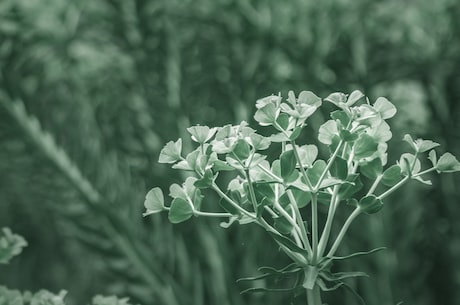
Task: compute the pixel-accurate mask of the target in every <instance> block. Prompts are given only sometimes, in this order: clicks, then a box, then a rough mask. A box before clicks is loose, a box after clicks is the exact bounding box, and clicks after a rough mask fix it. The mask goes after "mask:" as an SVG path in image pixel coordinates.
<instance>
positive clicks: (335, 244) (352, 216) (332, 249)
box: [326, 207, 361, 257]
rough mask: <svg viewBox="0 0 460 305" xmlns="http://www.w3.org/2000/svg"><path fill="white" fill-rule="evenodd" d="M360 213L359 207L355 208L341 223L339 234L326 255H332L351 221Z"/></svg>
mask: <svg viewBox="0 0 460 305" xmlns="http://www.w3.org/2000/svg"><path fill="white" fill-rule="evenodd" d="M359 214H361V209H360V208H359V207H358V208H356V209H355V210H354V211H353V213H351V214H350V216H348V218H347V220H346V221H345V223H344V224H343V227H342V229H341V230H340V232H339V235H338V236H337V239H336V240H335V242H334V244H333V245H332V247H331V250H330V251H329V253H328V254H327V255H326V256H327V257H332V256H333V255H334V254H335V251H337V248H338V247H339V245H340V243H341V242H342V239H343V237H344V236H345V233H347V230H348V228H349V227H350V225H351V223H352V222H353V220H355V218H356V217H357V216H358V215H359Z"/></svg>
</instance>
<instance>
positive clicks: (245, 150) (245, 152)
mask: <svg viewBox="0 0 460 305" xmlns="http://www.w3.org/2000/svg"><path fill="white" fill-rule="evenodd" d="M250 151H251V150H250V148H249V144H248V143H247V142H246V141H245V140H238V141H237V142H236V145H235V147H234V148H233V153H234V154H235V155H236V156H237V157H238V159H240V160H245V159H247V158H248V157H249V154H250Z"/></svg>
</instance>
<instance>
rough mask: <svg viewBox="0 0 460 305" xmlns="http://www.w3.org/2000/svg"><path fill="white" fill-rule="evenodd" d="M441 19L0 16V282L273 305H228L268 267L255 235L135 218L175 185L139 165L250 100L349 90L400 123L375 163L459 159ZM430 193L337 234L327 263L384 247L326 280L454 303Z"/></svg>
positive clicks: (303, 10) (9, 1)
mask: <svg viewBox="0 0 460 305" xmlns="http://www.w3.org/2000/svg"><path fill="white" fill-rule="evenodd" d="M459 20H460V5H459V4H458V1H454V0H441V1H436V2H433V1H428V0H418V1H409V2H407V1H404V2H401V1H396V0H391V1H385V2H375V1H370V0H360V1H351V0H327V1H321V2H315V1H301V0H296V1H290V2H289V3H284V2H280V1H248V0H234V1H232V0H219V1H210V0H197V1H166V0H164V1H143V0H136V1H134V0H133V1H122V0H103V1H67V2H62V1H58V0H2V1H1V2H0V72H1V74H0V92H1V94H0V99H1V101H0V147H1V149H0V173H1V175H0V226H2V227H3V226H9V227H11V228H12V229H13V231H15V232H18V233H19V234H21V235H23V236H24V237H25V238H26V239H27V240H28V242H29V247H28V248H26V249H25V251H24V253H23V254H22V255H21V256H20V257H19V258H16V259H15V260H13V262H12V263H11V265H9V266H7V267H2V270H1V273H0V282H2V283H5V284H7V285H8V286H10V287H14V288H20V289H29V290H38V289H39V288H47V289H50V290H54V291H58V290H60V289H68V290H70V293H69V302H71V304H82V303H85V302H88V301H89V299H90V297H91V296H92V295H94V294H96V293H107V294H109V293H114V294H118V295H120V296H122V295H126V296H130V297H131V298H132V299H133V300H135V301H138V302H141V303H143V304H171V305H172V304H281V303H282V304H287V302H289V301H290V298H289V296H287V295H268V296H263V295H252V296H241V295H240V294H239V291H240V290H241V289H244V288H245V287H241V285H240V284H237V283H236V282H235V280H236V279H237V278H239V277H244V276H248V275H253V274H256V273H257V267H259V266H262V265H275V266H277V267H279V266H282V265H283V260H284V258H283V256H282V255H281V254H280V253H279V252H278V251H277V250H276V247H275V245H273V244H271V242H270V241H269V240H268V239H267V238H266V236H265V235H264V234H263V232H261V231H260V230H257V229H256V230H251V229H252V228H250V227H242V228H231V229H229V230H223V229H221V228H219V227H218V224H217V223H216V222H215V221H203V220H199V221H190V222H188V223H185V224H182V225H179V226H172V225H170V224H169V223H168V221H167V220H166V217H165V215H158V216H154V217H151V218H147V219H142V217H141V213H142V210H143V207H142V201H143V197H144V194H145V193H146V191H147V190H148V189H149V188H150V187H152V186H154V185H159V186H162V187H167V186H168V185H169V184H170V183H172V182H177V181H179V180H180V176H179V173H177V172H175V171H171V170H169V168H167V167H166V166H163V165H160V164H157V163H156V161H157V156H158V153H159V150H160V149H161V147H162V145H163V143H166V142H167V141H169V140H173V139H176V138H178V137H180V136H182V135H184V134H185V132H186V131H185V128H186V127H188V126H189V125H192V124H198V123H199V124H202V125H205V124H208V125H214V126H218V125H223V124H226V123H236V122H239V121H240V120H247V121H249V122H252V118H251V113H252V111H253V108H254V107H253V105H254V102H255V100H256V99H257V98H260V97H263V96H266V95H269V94H272V93H278V92H279V91H280V92H282V93H283V94H285V93H286V92H287V90H291V89H292V90H295V91H300V90H312V91H314V92H316V93H317V94H319V95H321V96H325V95H326V94H328V93H330V92H332V91H345V92H350V91H351V90H354V89H362V90H364V91H365V92H366V93H367V94H369V95H370V96H371V97H376V96H378V95H384V96H387V97H388V98H389V99H390V100H391V101H392V102H394V103H395V104H396V105H397V107H398V109H399V110H400V111H399V114H398V116H397V117H396V118H395V119H393V121H392V123H393V126H394V128H393V134H394V140H393V142H392V143H393V145H394V146H393V148H391V146H390V153H393V154H394V155H397V154H399V153H401V152H402V151H403V150H404V146H403V145H400V139H401V138H402V135H403V134H404V133H407V132H410V133H413V134H415V135H416V136H421V137H426V138H432V139H436V140H437V141H439V142H441V144H442V146H443V147H445V148H446V149H447V150H449V151H451V152H452V153H454V154H456V155H460V139H459V137H460V134H459V133H458V130H459V127H460V126H459V125H460V124H459V120H458V117H459V116H460V105H459V103H458V101H459V100H460V89H459V88H460V74H459V73H458V71H459V70H460V55H459V54H460V32H459V31H458V29H459V28H460V24H459ZM14 103H20V104H21V105H23V106H24V108H23V111H22V112H20V113H19V115H18V114H17V113H16V115H15V112H14V111H12V110H11V109H14V106H13V105H17V104H14ZM19 107H20V106H19ZM21 109H22V108H21ZM323 117H324V118H325V116H324V115H323ZM321 121H322V118H321V115H319V116H317V118H316V120H314V121H312V123H311V126H312V130H313V129H315V128H317V127H318V126H319V124H321ZM312 135H313V134H309V135H308V136H312ZM307 141H312V140H307ZM50 143H51V144H50ZM184 145H185V146H187V145H190V143H184ZM390 160H391V156H390ZM432 180H433V184H434V187H432V188H425V187H417V186H415V185H414V186H409V187H407V188H405V190H404V191H403V192H400V193H399V194H396V195H395V196H393V197H392V198H391V199H392V200H394V202H389V204H387V206H386V207H385V209H384V211H383V212H382V213H381V214H379V215H378V216H377V217H376V218H363V219H360V220H359V221H358V222H357V223H356V224H354V226H353V227H352V235H351V236H353V238H350V239H348V240H347V241H346V246H345V247H344V248H343V249H342V251H344V252H345V251H348V250H349V251H354V250H365V249H369V248H371V247H376V246H382V245H383V246H387V247H388V250H387V251H385V252H384V253H379V254H377V255H375V257H371V258H369V259H368V260H365V261H357V262H351V263H350V264H348V265H343V266H340V267H341V268H343V269H351V268H354V269H365V270H367V271H368V272H369V273H370V274H371V276H372V277H371V279H364V280H359V281H357V282H356V283H353V285H356V286H357V287H358V288H359V291H360V292H361V293H362V294H363V296H364V297H365V299H367V300H368V304H384V305H386V304H396V303H398V302H399V301H404V302H405V303H407V304H421V305H425V304H426V305H428V304H452V305H453V304H458V303H460V294H459V291H460V289H459V288H460V264H459V262H458V260H457V259H456V258H458V257H459V256H460V238H459V236H460V234H459V233H460V226H459V222H458V221H457V218H458V216H459V215H460V209H459V205H458V203H459V201H460V200H459V197H460V195H459V193H458V191H457V190H456V186H457V185H458V184H459V182H460V181H459V178H458V176H453V175H452V176H449V175H447V176H445V177H442V179H439V178H438V177H436V176H433V177H432ZM95 194H96V195H95ZM216 200H217V199H216ZM341 216H342V217H345V215H341ZM363 228H365V229H363ZM343 295H345V297H343ZM326 299H327V301H328V302H329V303H330V304H336V303H342V304H345V303H346V304H354V303H355V300H354V299H353V298H352V297H351V296H349V295H348V294H347V293H346V292H343V291H339V292H337V293H332V294H330V295H328V296H327V297H326ZM343 300H345V301H346V302H344V301H343ZM294 302H295V303H302V302H303V300H302V298H298V299H296V300H294Z"/></svg>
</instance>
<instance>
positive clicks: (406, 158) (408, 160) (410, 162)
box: [399, 153, 422, 176]
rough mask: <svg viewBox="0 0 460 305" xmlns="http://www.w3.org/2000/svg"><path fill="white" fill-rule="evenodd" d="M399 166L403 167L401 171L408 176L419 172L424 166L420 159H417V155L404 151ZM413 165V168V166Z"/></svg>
mask: <svg viewBox="0 0 460 305" xmlns="http://www.w3.org/2000/svg"><path fill="white" fill-rule="evenodd" d="M414 160H415V161H414ZM399 166H400V167H401V172H402V173H403V174H404V175H407V176H411V175H414V174H416V173H418V172H419V171H420V169H421V168H422V165H421V164H420V160H419V159H415V156H414V155H413V154H409V153H404V154H402V155H401V158H400V159H399ZM412 166H413V168H411V167H412Z"/></svg>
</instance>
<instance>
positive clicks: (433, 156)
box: [428, 149, 438, 167]
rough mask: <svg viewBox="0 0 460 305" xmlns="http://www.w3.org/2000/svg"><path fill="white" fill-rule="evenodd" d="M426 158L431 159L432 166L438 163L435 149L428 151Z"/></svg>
mask: <svg viewBox="0 0 460 305" xmlns="http://www.w3.org/2000/svg"><path fill="white" fill-rule="evenodd" d="M428 159H429V160H430V161H431V164H433V166H434V167H436V164H437V163H438V158H437V157H436V151H435V150H434V149H433V150H430V152H429V153H428Z"/></svg>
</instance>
